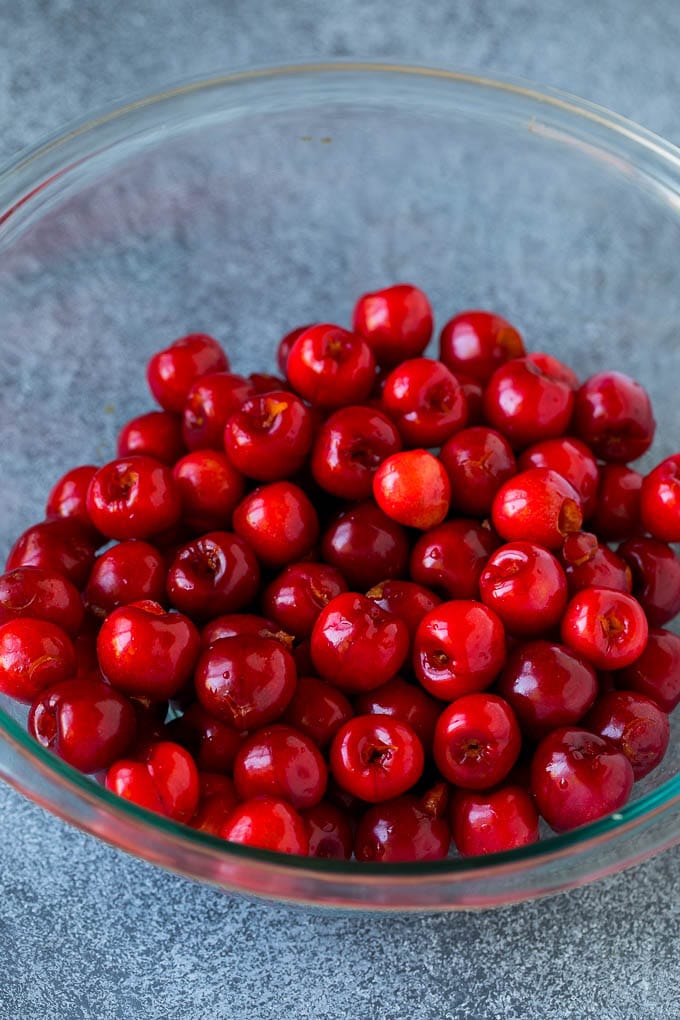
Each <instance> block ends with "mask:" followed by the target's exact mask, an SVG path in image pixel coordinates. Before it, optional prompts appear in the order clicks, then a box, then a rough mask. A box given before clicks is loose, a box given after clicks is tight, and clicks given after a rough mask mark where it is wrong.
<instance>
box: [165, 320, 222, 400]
mask: <svg viewBox="0 0 680 1020" xmlns="http://www.w3.org/2000/svg"><path fill="white" fill-rule="evenodd" d="M228 370H229V361H228V359H227V356H226V354H225V353H224V351H223V350H222V348H221V347H220V345H219V343H218V342H217V340H214V339H213V338H212V337H210V336H207V334H205V333H190V334H189V335H188V336H184V337H181V338H180V339H179V340H175V342H174V343H173V344H171V345H170V346H169V347H166V348H165V349H164V350H162V351H159V352H158V354H154V356H153V357H152V358H151V360H150V361H149V364H148V366H147V371H146V378H147V382H148V384H149V389H150V390H151V392H152V393H153V395H154V397H155V398H156V400H157V401H158V403H159V404H160V405H161V407H162V408H163V409H164V410H166V411H174V412H175V413H177V414H179V413H180V412H181V411H182V408H183V407H184V401H185V400H186V398H187V394H188V392H189V390H190V388H191V385H192V383H193V382H195V380H196V379H198V378H199V377H200V376H202V375H207V374H208V373H209V372H226V371H228Z"/></svg>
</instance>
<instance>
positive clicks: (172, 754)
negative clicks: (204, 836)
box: [106, 740, 200, 822]
mask: <svg viewBox="0 0 680 1020" xmlns="http://www.w3.org/2000/svg"><path fill="white" fill-rule="evenodd" d="M106 788H107V790H111V792H112V793H116V794H117V795H118V796H119V797H123V798H124V799H125V800H131V801H132V802H133V803H134V804H138V805H139V806H140V807H144V808H146V809H147V811H154V812H156V813H157V814H160V815H165V816H166V817H167V818H172V819H173V820H174V821H176V822H188V821H189V820H190V819H191V817H192V815H193V814H194V812H195V811H196V807H197V806H198V797H199V789H200V787H199V777H198V769H197V768H196V765H195V763H194V760H193V758H192V757H191V755H190V754H189V752H188V751H185V749H184V748H183V747H180V746H179V744H174V743H172V741H169V740H161V741H158V742H156V743H151V744H149V745H148V746H147V748H146V749H145V751H144V753H143V754H142V756H141V758H140V759H139V760H137V759H133V758H122V759H121V760H120V761H117V762H114V764H113V765H111V767H110V768H109V770H108V772H107V773H106Z"/></svg>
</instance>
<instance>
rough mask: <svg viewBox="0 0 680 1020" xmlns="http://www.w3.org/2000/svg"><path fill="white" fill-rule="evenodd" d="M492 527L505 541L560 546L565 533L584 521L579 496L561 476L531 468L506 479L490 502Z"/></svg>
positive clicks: (577, 529)
mask: <svg viewBox="0 0 680 1020" xmlns="http://www.w3.org/2000/svg"><path fill="white" fill-rule="evenodd" d="M491 520H492V522H493V526H494V528H495V529H496V531H497V532H498V534H499V535H501V536H502V537H503V538H504V539H505V540H506V541H508V542H516V541H522V540H523V539H527V540H528V541H531V542H538V543H539V544H540V545H544V546H545V547H546V549H559V548H560V546H561V545H562V542H563V541H564V537H565V535H568V534H569V533H570V532H572V531H579V530H580V528H581V524H582V523H583V511H582V507H581V498H580V496H579V494H578V493H577V491H576V489H575V488H574V487H573V486H572V485H570V484H569V482H568V481H566V479H564V478H563V477H562V475H558V474H557V472H555V471H551V470H550V469H549V468H530V469H529V470H528V471H521V472H520V473H519V474H517V475H515V477H514V478H511V479H510V480H509V481H507V482H505V483H504V484H503V485H502V486H501V487H500V489H499V490H498V492H497V493H496V496H495V498H494V501H493V507H492V509H491Z"/></svg>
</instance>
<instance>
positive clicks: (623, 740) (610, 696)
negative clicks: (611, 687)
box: [583, 690, 670, 781]
mask: <svg viewBox="0 0 680 1020" xmlns="http://www.w3.org/2000/svg"><path fill="white" fill-rule="evenodd" d="M583 725H584V726H585V727H586V729H588V730H590V731H591V732H592V733H597V734H598V735H599V736H601V737H604V739H605V740H606V741H607V742H608V743H610V744H611V745H612V747H615V748H616V749H617V750H618V751H621V752H622V753H623V754H625V756H626V758H627V759H628V761H629V762H630V763H631V765H632V767H633V775H634V776H635V779H636V781H637V780H638V779H642V778H643V777H644V776H646V775H648V774H649V773H650V772H651V771H652V770H653V769H655V768H656V767H657V765H659V764H660V763H661V761H662V759H663V757H664V755H665V754H666V751H667V749H668V742H669V740H670V725H669V722H668V716H667V715H666V713H665V712H662V711H661V709H660V708H659V706H658V705H657V704H656V702H655V701H652V699H651V698H648V697H646V696H645V695H644V694H639V693H638V692H637V691H624V690H620V691H609V693H607V694H602V695H600V697H599V698H598V699H597V701H596V702H595V704H594V705H593V707H592V708H591V710H590V712H588V715H587V716H586V717H585V719H584V720H583Z"/></svg>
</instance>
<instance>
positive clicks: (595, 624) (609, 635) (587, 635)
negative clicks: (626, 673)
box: [562, 588, 648, 669]
mask: <svg viewBox="0 0 680 1020" xmlns="http://www.w3.org/2000/svg"><path fill="white" fill-rule="evenodd" d="M647 629H648V628H647V619H646V617H645V614H644V612H643V611H642V608H641V606H640V604H639V603H638V602H636V600H635V599H634V598H633V597H632V596H631V595H625V594H624V593H623V592H620V591H614V590H612V589H610V588H583V589H582V591H579V592H577V593H576V595H574V597H573V598H572V599H571V601H570V602H569V605H568V606H567V608H566V611H565V613H564V616H563V617H562V640H563V641H564V643H565V645H569V647H570V648H573V649H574V651H575V652H576V653H577V654H579V655H582V656H583V658H584V659H587V661H588V662H590V663H592V664H593V666H595V668H596V669H623V667H624V666H629V665H630V664H631V663H632V662H635V660H636V659H637V658H638V656H639V655H641V654H642V652H643V651H644V649H645V645H646V644H647Z"/></svg>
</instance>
